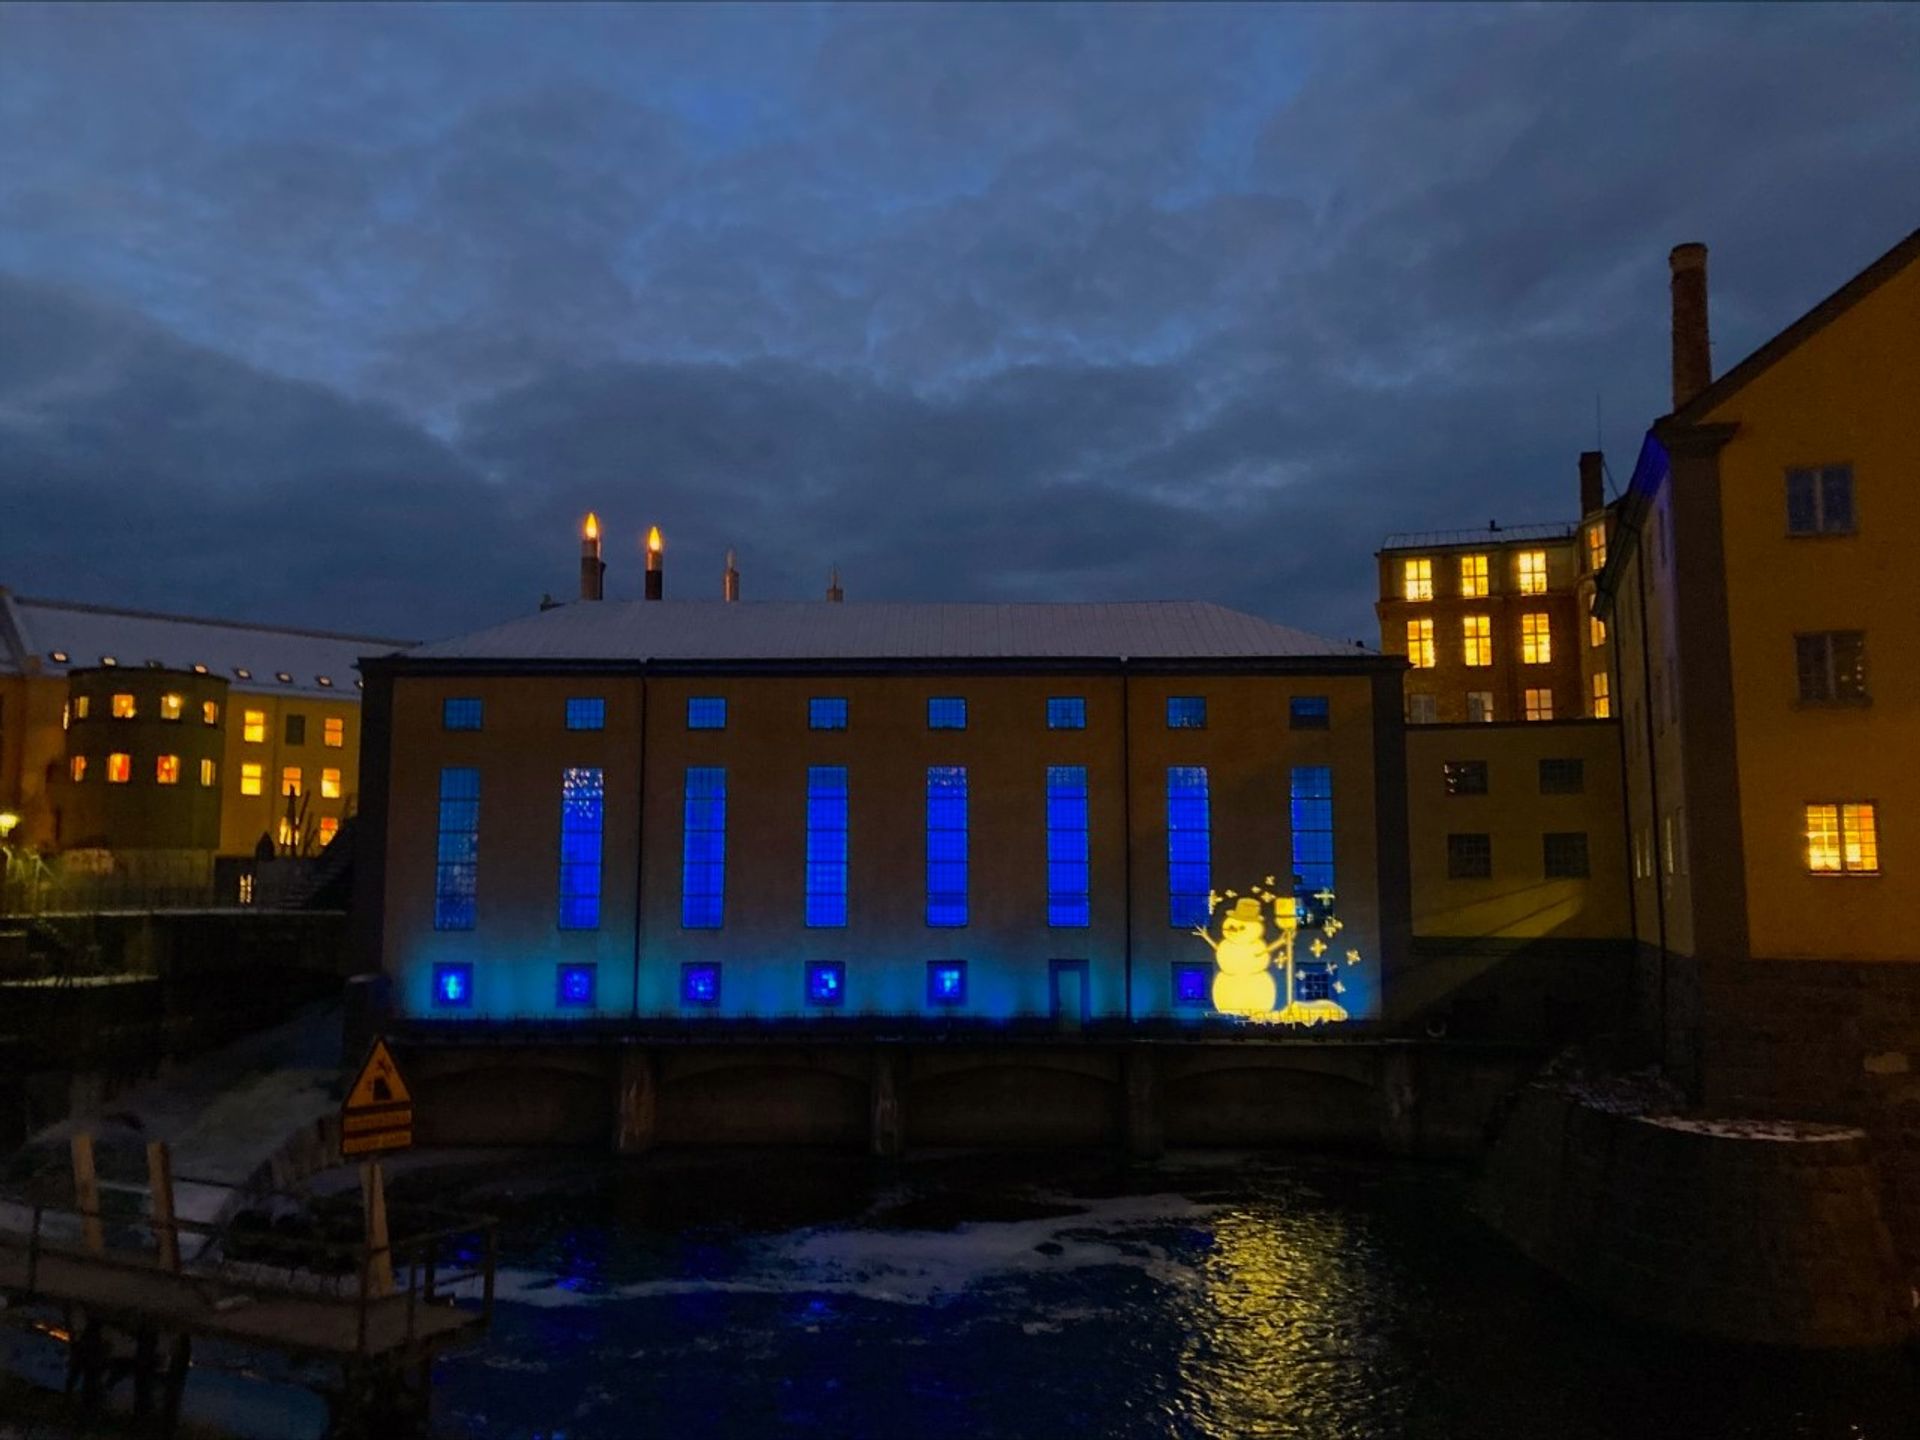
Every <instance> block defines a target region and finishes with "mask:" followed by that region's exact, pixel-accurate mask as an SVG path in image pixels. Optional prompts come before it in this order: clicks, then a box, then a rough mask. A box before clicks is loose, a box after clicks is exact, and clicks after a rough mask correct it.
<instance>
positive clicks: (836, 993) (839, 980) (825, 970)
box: [807, 960, 847, 1005]
mask: <svg viewBox="0 0 1920 1440" xmlns="http://www.w3.org/2000/svg"><path fill="white" fill-rule="evenodd" d="M846 998H847V967H846V965H845V964H844V963H843V962H841V961H839V960H809V961H808V962H807V1004H809V1005H839V1004H841V1003H842V1002H843V1001H845V999H846Z"/></svg>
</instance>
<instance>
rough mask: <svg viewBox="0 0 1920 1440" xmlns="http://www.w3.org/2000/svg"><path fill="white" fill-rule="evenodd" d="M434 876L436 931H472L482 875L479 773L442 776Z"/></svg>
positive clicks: (452, 768) (450, 771)
mask: <svg viewBox="0 0 1920 1440" xmlns="http://www.w3.org/2000/svg"><path fill="white" fill-rule="evenodd" d="M438 841H439V843H438V848H437V851H436V853H435V864H434V872H433V928H434V929H436V930H471V929H473V919H474V909H475V902H476V898H477V895H478V891H479V872H480V772H479V771H478V770H475V769H473V768H472V767H471V766H466V765H449V766H448V767H446V768H445V769H444V770H442V771H441V772H440V834H439V837H438Z"/></svg>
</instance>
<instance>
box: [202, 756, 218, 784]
mask: <svg viewBox="0 0 1920 1440" xmlns="http://www.w3.org/2000/svg"><path fill="white" fill-rule="evenodd" d="M219 773H220V770H219V766H218V765H217V764H216V763H215V762H214V761H212V760H202V761H201V762H200V783H201V784H202V785H209V786H210V785H212V784H213V782H214V780H215V779H216V778H217V777H218V776H219Z"/></svg>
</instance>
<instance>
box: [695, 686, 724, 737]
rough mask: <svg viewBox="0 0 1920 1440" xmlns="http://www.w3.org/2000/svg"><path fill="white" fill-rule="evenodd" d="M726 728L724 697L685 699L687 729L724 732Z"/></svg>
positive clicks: (711, 696) (703, 696)
mask: <svg viewBox="0 0 1920 1440" xmlns="http://www.w3.org/2000/svg"><path fill="white" fill-rule="evenodd" d="M726 728H727V701H726V697H725V696H724V695H693V696H689V697H688V699H687V729H689V730H724V729H726Z"/></svg>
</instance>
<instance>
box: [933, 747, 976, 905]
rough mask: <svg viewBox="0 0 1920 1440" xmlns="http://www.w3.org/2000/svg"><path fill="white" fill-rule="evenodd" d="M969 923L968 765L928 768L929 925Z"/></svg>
mask: <svg viewBox="0 0 1920 1440" xmlns="http://www.w3.org/2000/svg"><path fill="white" fill-rule="evenodd" d="M966 923H967V767H966V766H964V765H929V766H928V767H927V924H929V925H936V926H941V927H951V926H958V925H965V924H966Z"/></svg>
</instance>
